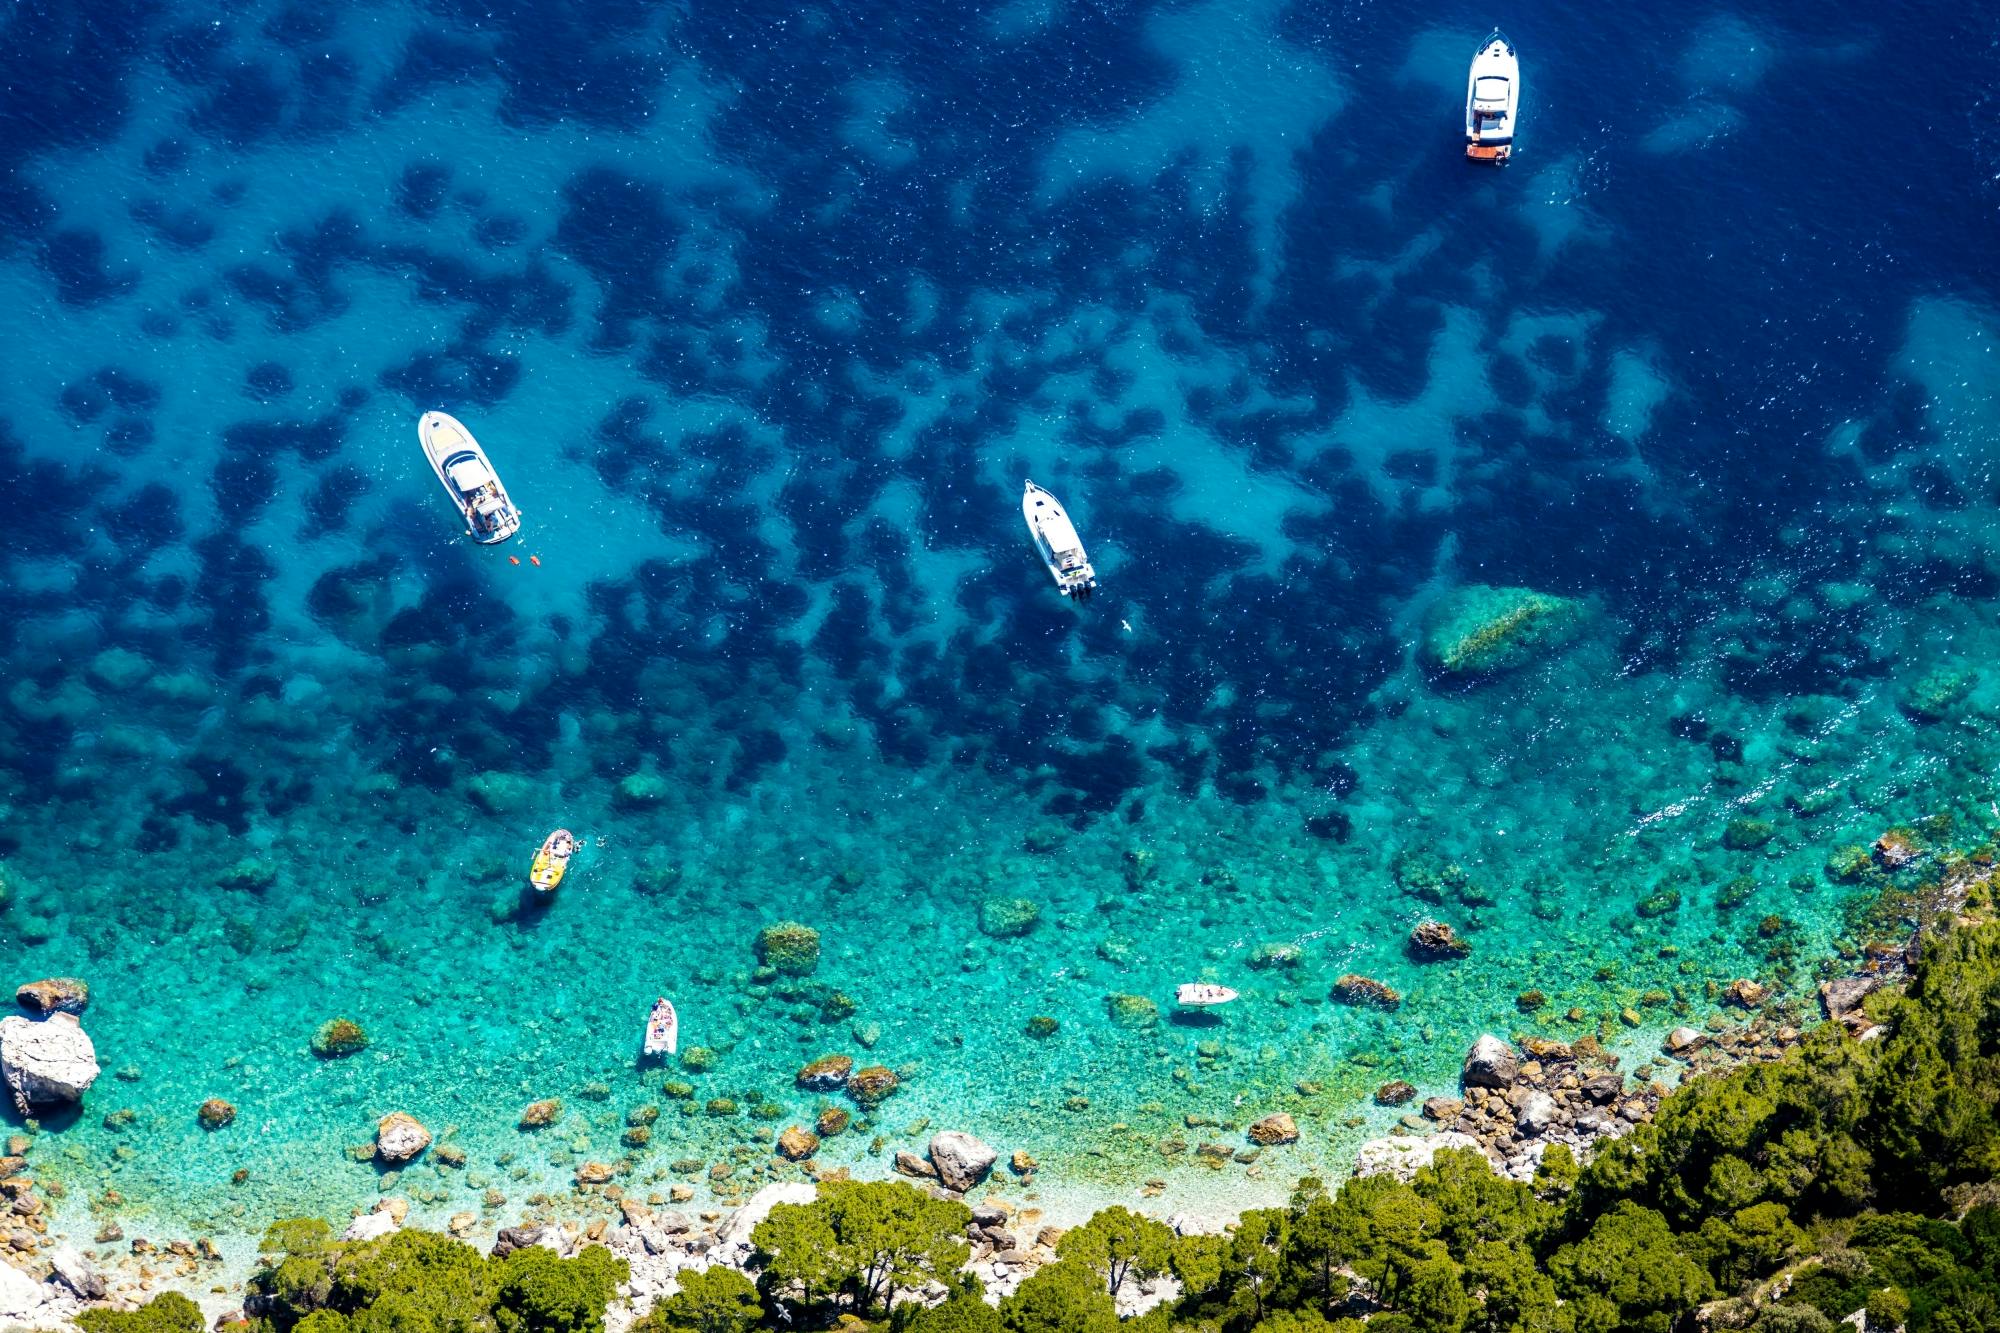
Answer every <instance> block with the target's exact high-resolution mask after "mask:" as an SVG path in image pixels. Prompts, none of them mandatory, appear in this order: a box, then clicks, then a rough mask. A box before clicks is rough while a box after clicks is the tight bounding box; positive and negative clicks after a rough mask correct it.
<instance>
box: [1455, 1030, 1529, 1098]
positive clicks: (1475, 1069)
mask: <svg viewBox="0 0 2000 1333" xmlns="http://www.w3.org/2000/svg"><path fill="white" fill-rule="evenodd" d="M1520 1073H1521V1062H1520V1061H1519V1060H1517V1059H1516V1058H1515V1057H1514V1048H1513V1047H1512V1046H1509V1045H1508V1044H1507V1043H1506V1042H1504V1041H1502V1040H1500V1039H1499V1038H1498V1037H1496V1036H1494V1035H1493V1034H1492V1033H1490V1032H1487V1033H1482V1034H1481V1035H1480V1038H1479V1040H1478V1041H1475V1042H1473V1043H1472V1049H1471V1050H1470V1051H1468V1052H1467V1053H1466V1056H1465V1067H1464V1069H1462V1070H1461V1071H1460V1072H1459V1080H1458V1081H1459V1082H1460V1083H1462V1084H1464V1085H1465V1086H1466V1087H1468V1088H1505V1087H1509V1086H1511V1085H1512V1084H1513V1082H1514V1080H1515V1079H1516V1078H1518V1077H1520Z"/></svg>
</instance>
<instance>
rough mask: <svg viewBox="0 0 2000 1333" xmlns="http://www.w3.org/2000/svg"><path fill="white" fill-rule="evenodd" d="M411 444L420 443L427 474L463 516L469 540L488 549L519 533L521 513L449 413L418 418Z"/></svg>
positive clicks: (476, 445)
mask: <svg viewBox="0 0 2000 1333" xmlns="http://www.w3.org/2000/svg"><path fill="white" fill-rule="evenodd" d="M417 438H418V439H419V440H420V441H422V442H423V446H424V457H426V458H428V459H430V460H431V471H433V472H435V473H437V479H438V480H439V481H440V482H442V483H443V484H444V489H445V492H446V494H448V495H450V496H451V500H452V503H453V504H455V505H457V506H458V512H459V513H461V514H463V515H464V516H465V527H466V531H468V532H470V533H471V534H472V540H474V541H476V542H479V543H481V544H482V545H486V546H491V545H493V544H494V543H495V542H504V541H506V540H507V539H508V538H509V537H511V536H513V535H514V534H515V533H517V532H519V531H520V530H521V511H520V510H518V509H516V508H515V507H514V502H513V501H512V500H510V499H509V498H507V488H506V487H505V486H502V485H501V484H500V474H499V473H497V472H495V471H494V470H493V464H492V463H491V462H489V461H488V460H487V457H486V451H485V450H484V449H481V448H480V447H479V441H477V440H475V439H473V438H472V432H471V431H469V430H467V429H466V428H465V426H464V424H463V423H461V422H460V421H459V419H458V418H457V417H455V416H453V415H451V413H449V412H426V413H424V415H423V419H422V420H420V421H418V422H417Z"/></svg>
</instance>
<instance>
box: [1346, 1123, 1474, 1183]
mask: <svg viewBox="0 0 2000 1333" xmlns="http://www.w3.org/2000/svg"><path fill="white" fill-rule="evenodd" d="M1446 1148H1472V1149H1474V1150H1478V1149H1479V1140H1478V1139H1475V1138H1473V1137H1472V1135H1470V1134H1461V1133H1459V1132H1458V1131H1457V1130H1453V1129H1448V1130H1445V1131H1444V1132H1443V1133H1441V1134H1426V1135H1412V1136H1409V1137H1406V1138H1389V1139H1370V1140H1368V1142H1366V1143H1364V1144H1362V1145H1361V1150H1360V1151H1359V1152H1357V1153H1356V1154H1355V1156H1354V1174H1355V1175H1357V1176H1394V1177H1395V1178H1396V1179H1398V1180H1410V1179H1412V1178H1413V1177H1414V1176H1415V1175H1416V1174H1417V1172H1418V1171H1420V1170H1422V1169H1423V1168H1424V1167H1427V1166H1429V1165H1430V1164H1431V1159H1432V1158H1433V1157H1435V1156H1437V1154H1438V1153H1439V1152H1441V1151H1442V1150H1444V1149H1446Z"/></svg>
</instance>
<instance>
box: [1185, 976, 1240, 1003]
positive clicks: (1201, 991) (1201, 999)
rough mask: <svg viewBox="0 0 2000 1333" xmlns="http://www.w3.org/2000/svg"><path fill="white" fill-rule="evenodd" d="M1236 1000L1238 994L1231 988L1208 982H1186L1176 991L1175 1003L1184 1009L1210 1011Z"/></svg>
mask: <svg viewBox="0 0 2000 1333" xmlns="http://www.w3.org/2000/svg"><path fill="white" fill-rule="evenodd" d="M1235 998H1236V992H1235V991H1233V990H1231V989H1229V987H1227V986H1217V985H1213V984H1211V983H1209V982H1206V981H1189V982H1185V983H1183V984H1182V985H1180V986H1179V987H1177V988H1176V989H1175V990H1174V1003H1175V1004H1177V1005H1179V1006H1180V1007H1181V1008H1183V1009H1208V1008H1212V1007H1213V1006H1215V1005H1218V1004H1228V1003H1229V1002H1230V1001H1231V1000H1233V999H1235Z"/></svg>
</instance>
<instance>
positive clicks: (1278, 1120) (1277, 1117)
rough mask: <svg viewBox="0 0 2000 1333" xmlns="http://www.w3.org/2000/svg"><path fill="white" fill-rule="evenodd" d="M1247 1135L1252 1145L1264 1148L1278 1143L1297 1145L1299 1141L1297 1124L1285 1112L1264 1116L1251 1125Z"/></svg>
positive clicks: (1275, 1112)
mask: <svg viewBox="0 0 2000 1333" xmlns="http://www.w3.org/2000/svg"><path fill="white" fill-rule="evenodd" d="M1248 1133H1249V1135H1250V1141H1251V1142H1252V1143H1255V1144H1259V1145H1261V1146H1263V1147H1266V1148H1269V1147H1272V1146H1274V1145H1276V1144H1280V1143H1297V1142H1298V1141H1299V1126H1298V1122H1296V1121H1295V1120H1293V1119H1292V1117H1291V1115H1290V1113H1289V1112H1286V1111H1274V1112H1272V1113H1271V1114H1270V1115H1267V1116H1265V1117H1264V1118H1263V1119H1262V1120H1259V1121H1257V1122H1256V1123H1255V1124H1253V1125H1251V1126H1250V1129H1249V1131H1248Z"/></svg>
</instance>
